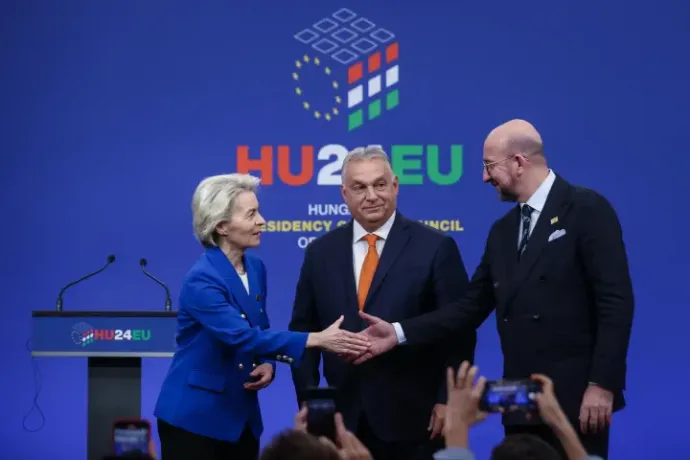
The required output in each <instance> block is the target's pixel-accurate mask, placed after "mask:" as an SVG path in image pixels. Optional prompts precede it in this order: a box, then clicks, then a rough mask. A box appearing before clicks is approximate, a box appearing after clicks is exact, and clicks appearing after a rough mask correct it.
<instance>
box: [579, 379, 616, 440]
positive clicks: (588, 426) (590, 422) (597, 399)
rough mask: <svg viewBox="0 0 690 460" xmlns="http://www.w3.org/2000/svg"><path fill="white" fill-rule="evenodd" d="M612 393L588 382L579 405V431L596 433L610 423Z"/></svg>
mask: <svg viewBox="0 0 690 460" xmlns="http://www.w3.org/2000/svg"><path fill="white" fill-rule="evenodd" d="M612 411H613V393H611V392H610V391H608V390H605V389H603V388H602V387H600V386H598V385H594V384H590V385H589V386H588V387H587V390H585V396H584V397H583V398H582V406H580V431H582V433H583V434H586V433H588V432H589V433H596V432H597V430H598V429H599V428H602V429H603V428H604V427H605V426H606V425H609V424H611V413H612Z"/></svg>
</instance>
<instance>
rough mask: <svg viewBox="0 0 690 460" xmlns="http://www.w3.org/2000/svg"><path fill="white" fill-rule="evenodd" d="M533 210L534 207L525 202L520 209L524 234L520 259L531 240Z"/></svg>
mask: <svg viewBox="0 0 690 460" xmlns="http://www.w3.org/2000/svg"><path fill="white" fill-rule="evenodd" d="M532 211H533V209H532V208H531V207H530V206H528V205H526V204H524V205H522V209H520V215H521V217H522V236H521V238H520V246H519V248H518V260H519V259H520V256H522V253H523V252H525V248H526V247H527V241H528V240H529V229H530V227H531V226H532Z"/></svg>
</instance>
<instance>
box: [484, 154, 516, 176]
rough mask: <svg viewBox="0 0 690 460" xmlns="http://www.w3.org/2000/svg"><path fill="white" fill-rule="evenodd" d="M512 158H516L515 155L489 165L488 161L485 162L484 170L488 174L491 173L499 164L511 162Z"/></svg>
mask: <svg viewBox="0 0 690 460" xmlns="http://www.w3.org/2000/svg"><path fill="white" fill-rule="evenodd" d="M511 158H515V154H513V155H510V156H508V157H505V158H504V159H502V160H498V161H491V162H488V163H487V162H486V161H484V162H483V164H484V169H485V170H486V172H487V173H490V172H491V170H492V169H494V166H496V165H499V164H501V163H503V162H504V161H508V160H510V159H511Z"/></svg>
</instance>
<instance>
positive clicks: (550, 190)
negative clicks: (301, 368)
mask: <svg viewBox="0 0 690 460" xmlns="http://www.w3.org/2000/svg"><path fill="white" fill-rule="evenodd" d="M483 179H484V182H486V183H488V184H491V185H492V186H494V187H495V188H496V190H497V191H498V194H499V197H500V198H501V200H503V201H511V202H516V203H518V206H515V207H514V208H513V209H512V210H511V211H509V212H508V213H507V214H506V215H505V216H503V217H502V218H501V219H499V220H498V221H496V222H495V223H494V225H493V226H492V228H491V231H490V232H489V237H488V239H487V242H486V248H485V251H484V255H483V256H482V259H481V262H480V264H479V266H478V267H477V270H476V272H475V274H474V276H473V278H472V281H471V283H470V287H469V289H468V293H467V296H466V297H465V298H464V299H463V300H462V301H461V302H458V303H455V304H454V305H448V306H447V308H442V309H440V310H437V311H435V312H432V313H429V314H427V315H424V316H420V317H417V318H410V319H403V320H401V321H399V324H390V323H389V322H387V321H384V320H382V319H381V318H376V317H368V316H366V315H363V316H364V317H366V319H368V320H369V322H370V324H371V326H370V328H368V329H367V331H366V332H365V334H367V335H369V336H370V337H373V338H374V343H373V344H372V346H371V348H370V351H369V352H367V354H365V355H363V356H362V357H360V358H359V359H358V361H357V362H358V363H361V362H365V361H367V360H368V359H369V358H370V357H371V356H376V355H379V354H381V353H384V352H385V351H387V350H389V349H391V348H394V347H395V346H396V345H398V344H403V345H402V346H400V347H398V348H395V350H399V349H406V348H416V347H417V346H428V345H430V344H433V343H436V342H437V341H439V340H445V339H446V338H447V337H450V336H453V335H455V334H460V333H462V331H464V330H466V329H468V328H476V327H478V326H479V325H480V324H481V323H482V322H483V321H484V320H485V319H486V318H487V317H488V316H489V314H490V313H491V312H492V311H493V310H494V309H495V310H496V321H497V327H498V332H499V336H500V339H501V348H502V350H503V356H504V370H503V373H504V377H505V378H528V377H529V376H530V375H532V374H535V373H540V374H545V375H548V376H549V377H551V379H552V380H553V382H554V386H555V390H556V395H557V397H558V401H559V402H560V404H561V406H562V408H563V409H564V412H565V413H566V414H567V415H568V417H569V419H570V421H571V423H572V424H573V425H574V426H577V427H578V428H579V434H580V437H581V440H582V442H583V445H584V446H585V448H586V449H587V452H588V453H589V454H595V455H599V456H600V457H602V458H606V456H607V455H608V438H609V430H608V426H609V424H610V421H611V413H612V412H615V411H617V410H620V409H622V408H623V407H624V406H625V400H624V397H623V390H624V389H625V375H626V357H627V351H628V344H629V340H630V330H631V327H632V318H633V308H634V299H633V290H632V283H631V280H630V274H629V269H628V261H627V255H626V251H625V247H624V244H623V237H622V231H621V226H620V224H619V222H618V218H617V216H616V213H615V211H614V209H613V208H612V207H611V205H610V204H609V202H608V201H607V200H606V199H605V198H604V197H603V196H601V195H600V194H598V193H597V192H595V191H593V190H590V189H586V188H582V187H577V186H574V185H571V184H569V183H568V182H566V181H565V180H564V179H563V178H561V177H560V176H557V175H555V174H554V173H553V171H551V170H550V169H549V168H548V166H547V163H546V159H545V157H544V151H543V145H542V141H541V137H540V136H539V134H538V133H537V131H536V130H535V129H534V127H533V126H532V125H530V124H529V123H527V122H525V121H522V120H513V121H511V122H508V123H506V124H504V125H501V126H500V127H498V128H496V129H495V130H494V131H492V132H491V134H490V135H489V137H488V138H487V140H486V142H485V144H484V177H483ZM374 316H375V315H374ZM401 330H402V333H401ZM396 332H397V334H396ZM384 356H385V355H384ZM503 423H504V425H505V431H506V434H512V433H519V432H528V433H534V434H537V435H539V436H541V437H542V438H544V439H546V440H548V441H550V442H551V443H552V444H554V446H555V447H557V448H560V445H559V444H558V442H557V441H556V440H555V438H554V436H553V435H552V434H551V432H550V431H549V430H548V428H547V427H546V426H544V425H543V424H542V423H541V422H540V420H535V419H531V420H527V418H526V417H525V416H524V415H523V414H521V413H517V412H514V413H510V414H506V415H504V418H503Z"/></svg>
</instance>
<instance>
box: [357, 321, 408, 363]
mask: <svg viewBox="0 0 690 460" xmlns="http://www.w3.org/2000/svg"><path fill="white" fill-rule="evenodd" d="M359 316H360V317H361V318H362V319H363V320H365V321H366V322H367V323H369V327H368V328H366V329H364V330H363V331H362V332H360V334H361V335H362V336H364V337H365V338H366V339H368V340H369V349H368V350H367V351H365V352H364V353H362V354H361V355H359V356H358V357H356V358H354V359H349V360H348V361H353V360H354V363H355V364H362V363H363V362H365V361H368V360H370V359H371V358H373V357H375V356H378V355H380V354H383V353H385V352H387V351H388V350H390V349H391V348H393V347H395V346H396V345H397V344H398V336H397V335H396V334H395V328H394V327H393V325H392V324H391V323H388V322H386V321H384V320H382V319H381V318H378V317H376V316H372V315H368V314H366V313H364V312H362V311H360V312H359Z"/></svg>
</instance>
